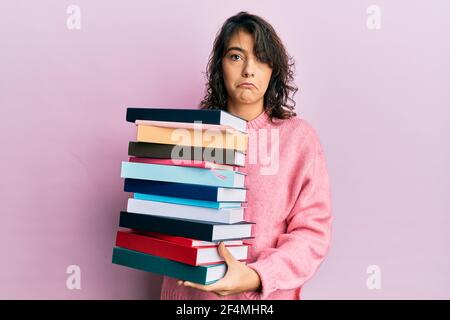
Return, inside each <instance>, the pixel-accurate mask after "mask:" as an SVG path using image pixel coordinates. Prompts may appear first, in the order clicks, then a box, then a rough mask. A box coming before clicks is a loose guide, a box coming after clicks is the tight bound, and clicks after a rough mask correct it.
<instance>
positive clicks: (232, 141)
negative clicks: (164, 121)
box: [136, 125, 247, 153]
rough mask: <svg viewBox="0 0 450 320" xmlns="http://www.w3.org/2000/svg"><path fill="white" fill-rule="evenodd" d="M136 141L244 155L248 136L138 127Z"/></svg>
mask: <svg viewBox="0 0 450 320" xmlns="http://www.w3.org/2000/svg"><path fill="white" fill-rule="evenodd" d="M136 140H137V141H138V142H150V143H162V144H176V145H182V146H195V147H205V148H206V147H207V148H222V149H233V150H238V151H241V152H243V153H245V152H246V150H247V136H246V135H244V134H243V133H240V132H238V133H237V132H236V131H235V132H234V133H230V132H223V131H217V130H209V131H206V130H195V129H182V128H165V127H156V126H147V125H138V126H137V137H136Z"/></svg>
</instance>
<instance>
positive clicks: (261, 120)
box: [247, 111, 270, 129]
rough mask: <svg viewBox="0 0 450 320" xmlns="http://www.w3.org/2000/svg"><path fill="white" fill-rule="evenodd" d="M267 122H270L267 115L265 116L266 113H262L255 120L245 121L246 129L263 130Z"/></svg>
mask: <svg viewBox="0 0 450 320" xmlns="http://www.w3.org/2000/svg"><path fill="white" fill-rule="evenodd" d="M269 121H270V120H269V115H268V114H267V112H266V111H263V112H262V113H260V114H259V116H257V117H256V118H254V119H252V120H250V121H247V128H251V129H258V128H263V127H265V126H266V124H268V123H269Z"/></svg>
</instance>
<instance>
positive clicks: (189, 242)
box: [133, 230, 243, 247]
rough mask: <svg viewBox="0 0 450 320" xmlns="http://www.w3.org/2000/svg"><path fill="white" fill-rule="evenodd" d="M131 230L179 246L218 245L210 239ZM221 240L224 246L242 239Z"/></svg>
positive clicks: (236, 243)
mask: <svg viewBox="0 0 450 320" xmlns="http://www.w3.org/2000/svg"><path fill="white" fill-rule="evenodd" d="M133 231H134V232H135V233H139V234H142V235H145V236H149V237H152V238H158V239H161V240H165V241H169V242H175V243H178V244H179V245H181V246H186V247H212V246H217V245H219V243H217V242H210V241H204V240H197V239H192V238H186V237H180V236H173V235H170V234H164V233H159V232H150V231H141V230H133ZM222 242H223V243H224V244H225V246H231V245H242V244H243V241H242V240H224V241H222Z"/></svg>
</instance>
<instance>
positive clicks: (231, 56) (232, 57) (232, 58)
mask: <svg viewBox="0 0 450 320" xmlns="http://www.w3.org/2000/svg"><path fill="white" fill-rule="evenodd" d="M234 57H239V58H240V57H241V56H240V55H238V54H232V55H230V58H231V60H233V61H236V59H234Z"/></svg>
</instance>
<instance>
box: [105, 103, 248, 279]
mask: <svg viewBox="0 0 450 320" xmlns="http://www.w3.org/2000/svg"><path fill="white" fill-rule="evenodd" d="M126 120H127V121H129V122H134V123H135V125H136V127H137V139H136V141H130V143H129V148H128V155H129V159H128V160H129V161H125V162H122V167H121V177H122V178H125V181H124V191H125V192H131V193H133V197H132V198H129V199H128V205H127V210H126V211H121V212H120V223H119V231H118V232H117V237H116V247H114V249H113V257H112V262H113V263H115V264H119V265H123V266H127V267H131V268H135V269H140V270H144V271H148V272H153V273H157V274H161V275H167V276H169V277H173V278H177V279H183V280H188V281H192V282H196V283H200V284H210V283H213V282H216V281H217V280H219V279H221V278H222V277H223V276H224V275H225V273H226V264H225V263H224V261H223V258H221V257H220V255H219V253H218V250H217V248H218V245H219V243H220V242H224V244H225V246H226V247H227V249H228V250H229V251H230V253H231V254H232V255H233V256H234V257H235V258H236V259H237V260H240V261H243V262H245V261H246V259H247V254H248V247H249V244H248V243H245V242H244V240H245V239H249V238H252V236H251V234H252V232H251V228H252V225H253V222H250V221H245V220H244V209H245V200H246V188H245V186H244V182H245V174H244V173H242V172H240V171H239V168H240V167H243V166H244V165H245V156H246V151H247V145H248V134H247V132H246V121H245V120H244V119H241V118H238V117H236V116H233V115H231V114H229V113H227V112H225V111H222V110H195V109H162V108H127V115H126Z"/></svg>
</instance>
